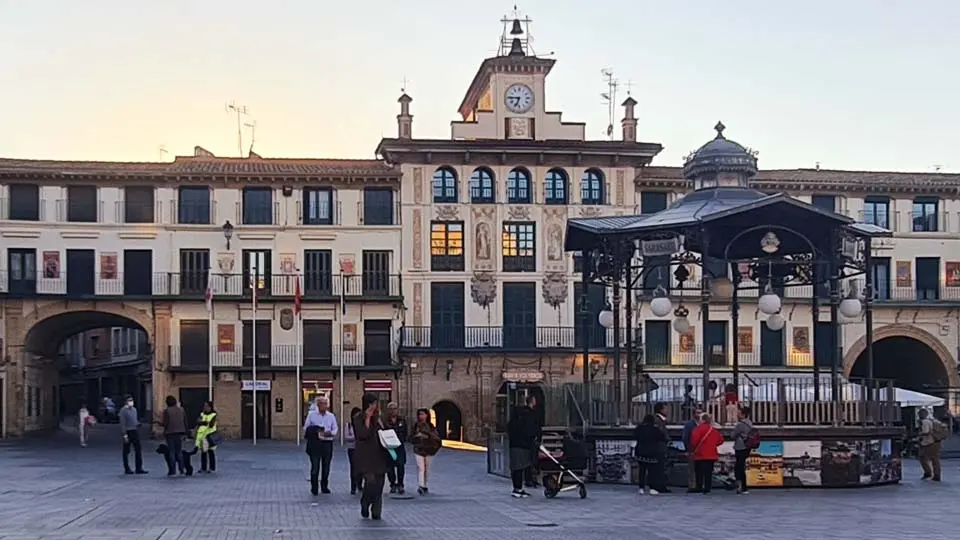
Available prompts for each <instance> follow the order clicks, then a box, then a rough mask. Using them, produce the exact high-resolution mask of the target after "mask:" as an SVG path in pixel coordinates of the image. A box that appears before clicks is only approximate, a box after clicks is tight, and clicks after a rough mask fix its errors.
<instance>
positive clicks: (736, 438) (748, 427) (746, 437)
mask: <svg viewBox="0 0 960 540" xmlns="http://www.w3.org/2000/svg"><path fill="white" fill-rule="evenodd" d="M750 414H751V411H750V407H743V408H742V409H740V411H739V413H738V415H739V417H740V418H739V421H738V422H737V425H736V426H734V428H733V452H734V454H735V455H736V462H735V463H734V465H733V476H734V478H735V479H736V481H737V493H739V494H741V495H746V494H747V493H750V488H749V486H748V485H747V458H748V457H750V452H751V451H752V450H753V446H754V444H755V443H754V441H753V439H754V438H756V436H757V435H759V434H754V433H753V432H754V431H756V428H754V427H753V422H752V421H751V420H750ZM751 435H753V436H751Z"/></svg>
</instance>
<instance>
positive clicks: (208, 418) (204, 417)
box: [196, 401, 217, 473]
mask: <svg viewBox="0 0 960 540" xmlns="http://www.w3.org/2000/svg"><path fill="white" fill-rule="evenodd" d="M216 432H217V411H216V410H214V408H213V402H212V401H205V402H204V403H203V412H201V413H200V420H199V421H198V422H197V437H196V445H197V449H198V450H200V472H202V473H205V472H217V453H216V450H217V445H216V439H217V437H216V436H215V435H214V433H216Z"/></svg>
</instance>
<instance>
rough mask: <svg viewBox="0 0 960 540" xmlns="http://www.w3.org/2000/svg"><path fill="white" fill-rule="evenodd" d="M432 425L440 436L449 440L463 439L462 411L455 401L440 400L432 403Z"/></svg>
mask: <svg viewBox="0 0 960 540" xmlns="http://www.w3.org/2000/svg"><path fill="white" fill-rule="evenodd" d="M433 416H434V425H435V426H437V431H439V432H440V437H441V438H443V439H447V440H451V441H462V440H463V413H461V412H460V407H458V406H457V404H456V403H454V402H452V401H449V400H441V401H438V402H436V403H434V404H433Z"/></svg>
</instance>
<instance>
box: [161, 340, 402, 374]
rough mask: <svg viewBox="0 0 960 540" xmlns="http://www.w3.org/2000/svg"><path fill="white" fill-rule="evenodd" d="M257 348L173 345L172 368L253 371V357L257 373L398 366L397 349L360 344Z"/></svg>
mask: <svg viewBox="0 0 960 540" xmlns="http://www.w3.org/2000/svg"><path fill="white" fill-rule="evenodd" d="M256 348H257V354H256V355H254V354H253V345H252V344H247V345H244V344H243V340H242V338H239V339H237V340H236V342H234V343H228V344H224V345H221V346H213V347H209V348H207V347H189V346H182V345H180V346H178V345H171V346H170V347H169V349H168V351H169V361H170V366H171V367H173V368H179V369H182V370H198V371H199V370H201V369H202V370H206V369H209V368H210V367H211V364H212V367H213V368H215V369H225V368H235V369H252V367H253V359H254V356H256V359H257V369H261V368H263V369H270V368H281V369H285V368H295V367H296V366H297V364H298V363H299V364H300V367H301V368H303V369H305V370H310V369H318V370H323V369H328V368H339V367H340V366H343V367H347V368H358V367H385V368H386V367H394V366H397V365H399V364H398V359H397V352H396V350H395V348H394V349H375V348H371V347H365V346H364V345H362V344H359V343H358V344H357V346H356V347H353V348H343V347H340V346H339V345H337V346H334V345H332V344H329V343H328V344H326V345H317V344H316V343H312V344H309V345H299V346H298V345H295V344H285V345H273V344H270V343H262V342H258V343H257V345H256ZM301 362H302V363H301Z"/></svg>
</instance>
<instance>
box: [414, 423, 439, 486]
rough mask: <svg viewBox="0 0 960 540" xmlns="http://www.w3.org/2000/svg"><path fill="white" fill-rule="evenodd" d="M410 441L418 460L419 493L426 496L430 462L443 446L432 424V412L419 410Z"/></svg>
mask: <svg viewBox="0 0 960 540" xmlns="http://www.w3.org/2000/svg"><path fill="white" fill-rule="evenodd" d="M410 439H411V440H412V441H413V455H414V456H415V457H416V460H417V473H418V475H417V484H418V485H417V493H419V494H420V495H426V494H427V493H428V488H427V479H428V476H429V474H430V462H431V461H432V460H433V456H435V455H437V452H439V451H440V448H441V447H442V446H443V440H442V439H441V438H440V434H439V433H437V428H435V427H434V426H433V423H431V422H430V411H428V410H427V409H417V421H416V423H415V424H413V429H412V430H411V433H410Z"/></svg>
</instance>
